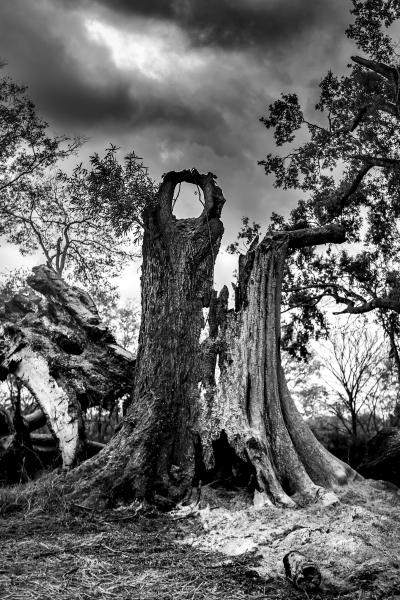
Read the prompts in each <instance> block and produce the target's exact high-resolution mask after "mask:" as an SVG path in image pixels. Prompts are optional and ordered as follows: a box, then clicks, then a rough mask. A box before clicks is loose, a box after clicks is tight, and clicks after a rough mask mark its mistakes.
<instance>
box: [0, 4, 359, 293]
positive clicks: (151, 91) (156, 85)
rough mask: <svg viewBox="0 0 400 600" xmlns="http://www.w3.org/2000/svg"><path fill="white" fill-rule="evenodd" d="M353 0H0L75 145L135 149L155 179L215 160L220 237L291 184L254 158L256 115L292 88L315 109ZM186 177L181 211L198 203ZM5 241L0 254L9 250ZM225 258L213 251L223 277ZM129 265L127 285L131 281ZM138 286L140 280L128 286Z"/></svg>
mask: <svg viewBox="0 0 400 600" xmlns="http://www.w3.org/2000/svg"><path fill="white" fill-rule="evenodd" d="M349 8H350V2H349V1H348V0H313V1H308V0H108V1H106V0H97V1H96V0H1V2H0V58H1V59H3V60H4V61H6V62H7V71H8V73H9V74H10V75H11V76H12V77H13V78H14V79H15V80H16V81H17V82H20V83H24V84H26V85H27V86H28V87H29V92H28V93H29V95H30V97H31V98H32V99H33V101H34V102H35V104H36V106H37V110H38V113H39V114H40V115H41V116H43V117H44V118H45V119H46V120H47V121H48V122H49V123H50V125H51V126H52V128H53V129H54V130H55V131H56V132H58V133H65V134H68V135H75V134H79V135H81V136H85V137H87V138H88V142H87V144H86V147H85V148H84V150H83V151H82V156H81V159H82V158H83V159H84V158H85V157H87V156H88V154H89V153H91V152H93V151H98V152H100V153H101V152H102V150H103V149H104V148H105V147H106V146H107V145H108V144H109V143H110V142H112V143H114V144H116V145H117V146H119V147H121V152H122V153H127V152H128V151H130V150H132V149H134V150H135V151H136V153H137V154H138V155H139V156H141V157H143V159H144V162H145V163H146V164H147V165H148V166H149V167H150V173H151V175H152V176H153V178H154V179H156V180H159V179H160V177H161V174H162V173H164V172H166V171H168V170H172V169H176V170H179V169H183V168H190V167H196V168H197V169H198V170H200V171H202V170H203V171H212V172H214V173H215V174H216V175H217V176H218V182H219V184H220V185H221V186H222V188H223V190H224V194H225V197H226V198H227V204H226V205H225V208H224V215H223V220H224V224H225V230H226V233H225V239H224V240H223V246H226V245H227V243H229V242H230V241H232V240H233V239H234V238H235V236H236V233H237V231H238V229H239V227H240V218H241V216H242V215H243V214H247V215H249V216H250V217H251V218H252V219H255V220H256V221H259V222H266V220H267V218H268V216H269V214H270V213H271V211H272V210H275V211H277V212H284V213H287V211H288V210H289V209H290V208H291V207H293V206H294V204H295V201H296V199H297V198H298V197H299V196H298V194H294V193H293V192H282V191H277V190H275V189H274V188H273V186H272V180H271V179H270V178H267V177H266V176H265V175H264V173H263V169H262V167H260V166H258V165H257V161H258V160H261V159H262V158H263V157H264V156H265V154H266V153H267V152H269V151H271V150H272V149H273V144H272V140H271V134H270V133H269V132H268V131H267V130H266V129H265V128H264V127H263V126H262V125H261V123H259V120H258V119H259V117H260V116H261V115H263V114H265V112H266V107H267V106H268V104H269V103H270V102H271V100H272V99H273V98H274V97H276V96H278V95H279V94H280V92H282V91H296V92H297V93H298V94H299V95H300V97H301V98H302V100H303V101H304V103H305V105H306V106H308V107H309V109H310V110H311V108H312V106H313V105H314V103H315V99H316V97H317V93H318V86H317V84H318V81H319V80H320V78H321V77H322V76H323V75H324V74H325V73H326V71H327V70H328V69H329V68H331V69H333V70H334V71H344V70H345V68H346V64H347V63H348V62H349V56H350V53H351V46H350V44H349V42H348V41H347V40H346V38H345V34H344V31H345V29H346V26H347V24H348V23H349V20H350V15H349ZM196 202H198V201H197V200H196V197H195V196H194V194H193V193H192V191H188V190H187V191H186V192H185V194H182V195H181V198H180V202H179V203H178V208H177V214H178V216H191V215H194V214H195V213H197V212H200V208H201V207H200V206H197V205H196ZM15 257H16V254H15V252H14V251H12V250H11V249H10V248H3V250H1V249H0V261H1V262H0V265H1V264H3V265H5V264H7V263H10V264H9V266H12V265H11V263H13V262H15V260H16V258H15ZM231 264H232V261H231V260H230V259H227V258H224V257H223V256H222V257H221V259H220V261H219V265H218V269H217V282H218V283H221V282H222V279H223V278H224V277H226V272H227V269H228V266H229V267H230V266H231ZM134 270H135V269H131V270H130V271H129V272H128V273H127V274H126V277H125V281H124V284H123V291H124V294H130V293H131V292H132V293H137V285H138V277H137V274H132V273H133V271H134ZM133 288H134V289H133Z"/></svg>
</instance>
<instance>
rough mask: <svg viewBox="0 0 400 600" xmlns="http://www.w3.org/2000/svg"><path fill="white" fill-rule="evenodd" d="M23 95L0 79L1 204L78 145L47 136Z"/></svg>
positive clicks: (9, 81)
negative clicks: (34, 175)
mask: <svg viewBox="0 0 400 600" xmlns="http://www.w3.org/2000/svg"><path fill="white" fill-rule="evenodd" d="M3 66H4V65H3ZM25 91H26V88H25V87H23V86H20V85H18V84H17V83H15V82H14V81H12V79H10V78H9V77H6V76H3V77H1V78H0V171H1V174H0V201H1V203H2V202H3V199H4V196H5V195H7V193H10V190H11V189H12V188H14V187H15V186H16V185H17V184H20V183H21V181H22V180H23V179H25V178H26V177H29V176H31V175H33V174H40V173H41V172H42V171H43V169H45V168H47V167H49V166H51V165H54V164H55V163H56V162H57V161H58V160H59V159H62V158H65V157H66V156H69V155H70V154H71V153H73V152H74V151H75V150H76V148H77V147H78V146H79V144H80V142H79V140H78V139H74V140H69V139H68V138H66V137H65V136H61V137H54V136H51V135H50V134H49V133H48V126H47V123H46V122H45V121H43V120H42V119H40V117H38V115H37V114H36V110H35V106H34V104H33V103H32V102H31V101H30V100H29V99H28V98H27V96H26V95H25ZM0 223H2V219H1V220H0ZM0 232H1V227H0Z"/></svg>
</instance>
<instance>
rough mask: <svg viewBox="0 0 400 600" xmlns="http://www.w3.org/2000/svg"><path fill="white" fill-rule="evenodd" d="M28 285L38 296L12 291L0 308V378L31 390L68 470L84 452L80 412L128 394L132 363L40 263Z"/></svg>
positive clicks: (81, 299) (89, 304)
mask: <svg viewBox="0 0 400 600" xmlns="http://www.w3.org/2000/svg"><path fill="white" fill-rule="evenodd" d="M27 282H28V284H29V285H30V287H31V288H32V289H33V290H35V292H39V294H38V293H34V292H32V293H30V294H17V295H16V296H14V297H13V298H12V299H11V300H8V301H5V302H3V305H2V306H0V326H1V327H2V331H3V335H2V337H1V338H0V377H1V378H2V379H5V378H6V377H7V376H8V375H10V374H13V375H14V376H15V377H17V378H18V379H19V380H20V381H21V382H22V384H23V385H24V386H25V387H26V388H27V389H29V391H30V392H31V394H32V395H33V397H34V398H35V400H36V401H37V403H38V404H39V406H40V408H41V410H42V411H43V413H44V414H45V417H46V420H47V424H48V425H49V427H50V429H51V431H52V432H53V433H54V435H55V436H56V438H57V439H58V442H59V448H60V451H61V454H62V459H63V465H64V466H65V467H70V466H73V465H74V464H75V463H76V461H77V460H78V459H79V457H80V455H84V453H85V448H84V446H85V431H84V421H83V416H82V411H83V410H85V409H86V408H87V407H90V406H101V407H104V408H110V407H111V406H113V404H114V403H115V402H116V400H117V399H118V398H121V397H122V396H124V395H125V394H127V393H130V392H131V388H132V384H133V378H134V362H135V361H134V358H133V356H132V355H131V354H130V353H129V352H127V351H126V350H124V349H123V348H121V347H120V346H119V345H118V344H117V343H116V341H115V338H114V337H113V335H112V334H111V332H110V331H109V330H108V329H107V328H106V327H105V326H103V325H102V323H101V321H100V318H99V315H98V312H97V309H96V307H95V305H94V303H93V301H92V299H91V298H90V296H89V295H88V294H87V293H86V292H84V291H83V290H81V289H79V288H77V287H74V286H70V285H68V284H67V283H66V282H65V281H64V280H62V279H60V278H59V277H58V276H57V274H56V273H55V272H54V271H53V270H52V269H50V268H48V267H46V266H44V265H41V266H39V267H34V269H33V274H32V275H31V276H30V277H29V278H28V280H27ZM34 418H39V419H40V415H38V414H37V415H35V416H34V415H32V418H31V420H33V419H34ZM28 419H29V417H28Z"/></svg>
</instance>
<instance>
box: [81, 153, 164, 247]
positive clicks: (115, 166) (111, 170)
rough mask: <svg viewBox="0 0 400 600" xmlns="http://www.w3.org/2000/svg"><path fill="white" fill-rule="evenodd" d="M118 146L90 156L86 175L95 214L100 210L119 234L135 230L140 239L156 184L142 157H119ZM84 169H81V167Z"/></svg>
mask: <svg viewBox="0 0 400 600" xmlns="http://www.w3.org/2000/svg"><path fill="white" fill-rule="evenodd" d="M117 152H118V148H117V147H116V146H113V145H111V146H110V147H109V148H108V149H107V151H106V153H105V155H104V156H103V157H100V156H99V155H98V154H97V153H96V154H94V155H93V156H91V158H90V163H91V170H90V171H85V170H83V173H84V175H86V176H87V180H88V185H89V191H90V195H89V198H90V206H91V213H92V214H96V215H97V214H101V215H102V218H104V219H107V220H108V221H109V222H110V223H111V225H112V227H113V228H114V230H115V232H116V233H117V234H118V235H122V234H126V233H127V232H128V231H132V229H133V234H134V238H135V239H136V240H137V239H139V238H140V237H141V233H142V229H143V219H142V214H143V211H144V210H145V209H146V208H147V207H149V206H151V205H152V204H153V202H154V200H155V196H156V192H157V187H156V185H155V183H154V181H153V180H152V179H151V178H150V177H149V175H148V169H147V167H145V166H144V164H143V162H142V159H141V158H140V157H138V156H136V154H135V153H134V152H131V153H129V154H128V155H127V156H126V157H125V159H124V161H123V163H122V164H121V163H120V162H119V161H118V156H117ZM81 171H82V169H81Z"/></svg>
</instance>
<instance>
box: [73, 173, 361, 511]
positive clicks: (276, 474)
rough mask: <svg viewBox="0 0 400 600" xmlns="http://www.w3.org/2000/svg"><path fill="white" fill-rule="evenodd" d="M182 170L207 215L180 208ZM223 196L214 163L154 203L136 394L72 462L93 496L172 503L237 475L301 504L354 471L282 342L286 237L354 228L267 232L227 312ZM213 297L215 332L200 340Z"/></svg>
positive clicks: (167, 183)
mask: <svg viewBox="0 0 400 600" xmlns="http://www.w3.org/2000/svg"><path fill="white" fill-rule="evenodd" d="M182 181H186V182H189V183H192V184H194V185H197V186H199V187H200V188H201V189H202V190H203V192H204V210H203V212H202V214H201V215H200V217H199V218H197V219H184V220H176V219H175V218H174V216H173V214H172V205H173V196H174V189H175V186H176V184H178V183H180V182H182ZM224 201H225V200H224V198H223V195H222V192H221V190H220V188H219V187H217V185H216V184H215V182H214V176H213V175H212V174H211V173H209V174H208V175H200V174H198V173H197V172H196V171H182V172H179V173H175V172H172V173H168V174H167V175H166V176H165V177H164V180H163V183H162V184H161V186H160V191H159V195H158V198H157V200H156V202H155V204H154V206H152V207H149V208H148V209H147V210H146V212H145V232H144V242H143V267H142V309H143V315H142V324H141V330H140V335H139V353H138V357H137V363H136V373H135V386H134V393H133V401H132V404H131V407H130V410H129V411H128V414H127V416H126V419H125V423H124V425H123V427H122V429H121V431H120V432H119V433H118V434H117V435H116V436H115V437H114V438H113V439H112V440H111V442H110V444H109V445H108V447H107V448H106V449H105V450H104V451H103V452H101V453H100V454H99V455H98V456H97V457H96V458H95V459H93V460H92V461H89V462H87V463H84V464H83V465H81V466H80V467H79V468H78V469H76V470H75V471H74V472H72V473H71V478H72V479H73V480H74V490H75V493H76V494H78V495H80V496H84V497H86V500H87V501H88V502H89V503H98V502H102V503H104V502H106V503H113V502H115V501H116V500H132V499H134V498H139V499H141V498H142V499H143V498H144V499H148V500H150V501H156V502H159V503H161V504H162V505H164V506H171V505H172V504H173V503H174V502H176V501H178V500H180V499H182V498H183V497H184V496H185V494H186V493H187V492H188V490H190V488H191V486H193V485H198V484H199V483H200V481H201V482H203V483H207V482H211V481H213V480H214V479H215V478H219V479H221V480H226V479H229V478H233V479H234V480H235V481H236V482H237V483H239V484H242V485H249V486H251V487H252V488H253V490H254V489H256V490H258V492H259V493H261V494H262V495H263V497H264V498H265V501H269V502H273V503H278V504H281V505H285V506H293V505H294V504H295V502H296V500H297V499H299V498H300V497H301V498H303V499H304V497H306V498H310V497H312V498H314V497H315V496H316V495H318V494H319V493H320V492H321V491H322V488H330V487H332V486H334V485H335V484H344V483H345V482H346V481H348V480H349V479H351V478H353V477H355V476H356V474H355V472H354V471H352V469H351V468H350V467H348V466H347V465H344V464H343V463H341V462H340V461H339V460H337V459H335V458H334V457H333V456H331V455H330V454H329V452H327V451H326V450H325V449H324V448H323V447H322V446H321V445H320V444H319V443H318V442H317V440H316V439H315V437H314V436H313V434H312V432H311V431H310V429H309V428H308V426H307V425H306V424H305V423H304V422H303V420H302V419H301V416H300V415H299V413H298V412H297V410H296V408H295V406H294V404H293V401H292V399H291V397H290V394H289V392H288V389H287V386H286V382H285V378H284V375H283V372H282V369H281V364H280V349H279V338H280V302H281V283H282V276H283V266H284V262H285V257H286V251H287V248H288V247H289V246H290V247H292V248H299V247H302V246H305V245H310V244H317V243H328V242H341V241H344V235H343V233H342V231H341V230H340V229H339V228H337V227H335V226H331V227H326V228H321V229H316V230H298V231H294V232H292V233H290V234H289V233H288V234H286V233H285V234H274V235H273V236H272V237H269V238H268V237H267V238H266V239H265V240H264V241H263V242H262V243H261V244H259V245H258V246H256V247H253V248H252V249H251V251H250V252H249V253H248V255H247V256H246V257H242V258H241V261H240V273H239V286H238V291H237V303H236V304H237V305H236V310H235V311H228V310H227V307H226V303H227V290H226V289H224V290H223V291H222V292H221V294H220V296H219V299H218V300H216V297H215V293H214V292H213V291H212V282H213V267H214V261H215V256H216V254H217V251H218V248H219V244H220V239H221V235H222V231H223V228H222V223H221V221H220V214H221V209H222V206H223V204H224ZM205 307H209V317H208V321H209V327H210V336H209V338H208V339H207V340H205V341H204V342H202V343H200V339H201V338H200V334H201V333H202V329H203V326H204V319H203V309H204V308H205ZM217 362H218V364H219V370H220V376H219V378H218V377H217V376H216V364H217Z"/></svg>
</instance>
